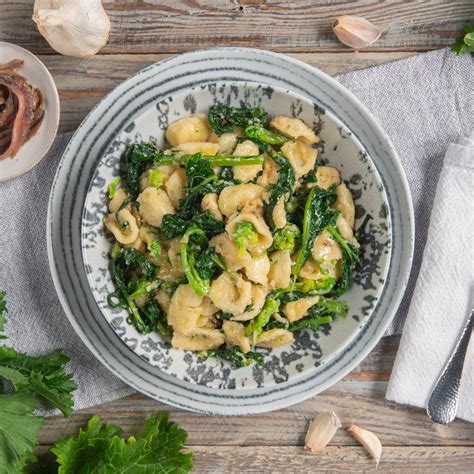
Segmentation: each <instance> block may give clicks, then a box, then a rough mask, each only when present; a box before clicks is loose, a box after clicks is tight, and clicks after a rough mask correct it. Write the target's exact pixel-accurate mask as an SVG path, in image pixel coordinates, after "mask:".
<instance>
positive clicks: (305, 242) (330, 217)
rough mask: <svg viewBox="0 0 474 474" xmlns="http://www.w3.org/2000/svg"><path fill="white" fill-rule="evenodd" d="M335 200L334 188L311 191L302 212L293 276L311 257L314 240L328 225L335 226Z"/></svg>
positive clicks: (316, 188) (336, 213) (315, 188)
mask: <svg viewBox="0 0 474 474" xmlns="http://www.w3.org/2000/svg"><path fill="white" fill-rule="evenodd" d="M335 200H336V189H335V186H331V187H330V188H329V189H321V188H318V187H314V188H312V189H311V191H310V193H309V195H308V197H307V199H306V203H305V207H304V212H303V232H302V234H301V243H300V246H299V249H298V252H297V254H296V261H295V265H294V266H293V269H292V273H293V275H298V274H299V272H300V270H301V268H302V267H303V265H304V263H305V262H306V260H307V259H308V258H309V256H310V255H311V250H312V248H313V243H314V239H315V238H316V236H318V235H319V234H320V233H321V232H322V231H323V230H324V229H325V228H326V227H327V226H328V225H330V224H335V222H336V219H337V216H338V215H339V212H338V211H336V210H334V209H331V207H330V206H331V204H333V203H334V201H335Z"/></svg>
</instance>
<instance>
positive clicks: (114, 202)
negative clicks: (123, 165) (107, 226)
mask: <svg viewBox="0 0 474 474" xmlns="http://www.w3.org/2000/svg"><path fill="white" fill-rule="evenodd" d="M127 197H128V196H127V193H126V192H125V190H124V189H123V188H120V189H117V191H115V194H114V196H113V198H112V199H111V200H110V202H109V211H110V212H111V213H114V212H117V209H118V208H119V207H120V206H121V204H122V203H123V201H125V199H127Z"/></svg>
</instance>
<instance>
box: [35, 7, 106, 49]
mask: <svg viewBox="0 0 474 474" xmlns="http://www.w3.org/2000/svg"><path fill="white" fill-rule="evenodd" d="M33 20H34V21H35V22H36V24H37V26H38V30H39V31H40V33H41V34H42V35H43V36H44V37H45V39H46V41H47V42H48V43H49V44H50V46H51V47H52V48H53V49H55V50H56V51H57V52H58V53H61V54H65V55H66V56H77V57H85V56H92V55H93V54H96V53H97V51H99V49H100V48H102V46H104V45H105V44H106V43H107V40H108V39H109V32H110V20H109V17H108V16H107V13H105V10H104V7H103V6H102V2H101V0H35V6H34V14H33Z"/></svg>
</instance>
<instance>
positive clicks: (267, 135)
mask: <svg viewBox="0 0 474 474" xmlns="http://www.w3.org/2000/svg"><path fill="white" fill-rule="evenodd" d="M245 136H247V137H248V138H251V139H253V140H258V141H261V142H263V143H268V144H269V145H283V143H285V142H287V141H288V138H286V137H284V136H283V135H280V134H278V133H275V132H271V131H270V130H267V129H266V128H264V127H263V126H262V125H249V126H248V127H246V128H245Z"/></svg>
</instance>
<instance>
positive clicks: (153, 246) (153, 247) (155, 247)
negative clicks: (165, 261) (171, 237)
mask: <svg viewBox="0 0 474 474" xmlns="http://www.w3.org/2000/svg"><path fill="white" fill-rule="evenodd" d="M146 248H147V250H148V252H150V257H151V258H157V257H158V255H160V254H161V245H160V242H159V240H152V241H151V242H150V243H149V244H148V245H147V247H146Z"/></svg>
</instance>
